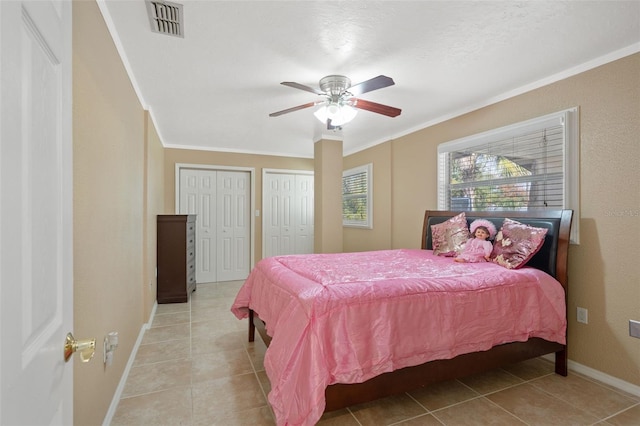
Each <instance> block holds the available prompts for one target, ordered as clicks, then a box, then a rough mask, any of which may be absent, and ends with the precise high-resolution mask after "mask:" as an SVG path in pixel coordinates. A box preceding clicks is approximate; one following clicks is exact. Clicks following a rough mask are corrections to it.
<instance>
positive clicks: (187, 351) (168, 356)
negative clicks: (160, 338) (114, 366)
mask: <svg viewBox="0 0 640 426" xmlns="http://www.w3.org/2000/svg"><path fill="white" fill-rule="evenodd" d="M190 345H191V339H188V338H187V339H180V340H172V341H170V342H159V343H151V344H148V345H140V348H139V349H138V353H137V354H136V359H135V360H134V361H133V365H134V366H138V365H143V364H151V363H154V362H162V361H171V360H175V359H190V358H191V348H190Z"/></svg>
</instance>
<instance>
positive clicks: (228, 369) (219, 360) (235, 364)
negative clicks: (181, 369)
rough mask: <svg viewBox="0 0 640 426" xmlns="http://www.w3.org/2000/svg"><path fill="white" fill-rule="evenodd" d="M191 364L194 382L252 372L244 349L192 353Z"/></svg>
mask: <svg viewBox="0 0 640 426" xmlns="http://www.w3.org/2000/svg"><path fill="white" fill-rule="evenodd" d="M191 365H192V367H191V368H192V369H191V372H192V373H193V374H192V377H193V378H192V380H193V383H194V384H195V383H202V382H207V381H210V380H215V379H219V378H221V377H228V376H237V375H239V374H248V373H253V367H252V366H251V362H250V361H249V357H248V356H247V352H246V351H245V350H244V349H236V350H227V351H218V352H214V353H210V354H202V355H197V356H195V355H194V357H193V361H192V363H191Z"/></svg>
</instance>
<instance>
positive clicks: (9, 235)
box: [0, 1, 73, 425]
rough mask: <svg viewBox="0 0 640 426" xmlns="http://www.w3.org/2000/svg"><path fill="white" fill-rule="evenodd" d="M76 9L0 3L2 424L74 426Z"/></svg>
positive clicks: (59, 3) (61, 4) (46, 3)
mask: <svg viewBox="0 0 640 426" xmlns="http://www.w3.org/2000/svg"><path fill="white" fill-rule="evenodd" d="M71 19H72V18H71V2H70V1H55V2H54V1H40V2H32V1H24V2H22V1H0V92H1V93H2V96H1V98H0V189H1V191H0V194H1V200H0V327H1V336H0V348H1V349H0V424H2V425H41V424H66V425H70V424H73V365H72V363H68V364H67V363H65V361H64V357H63V348H64V342H65V336H66V334H67V332H68V331H70V330H71V327H72V325H73V304H72V300H73V294H72V292H73V259H72V226H73V216H72V208H73V202H72V191H73V182H72V171H73V169H72V139H71V138H72V127H71V120H72V109H71V100H72V99H71V65H72V63H71V59H72V57H71V45H72V42H71V35H72V34H71Z"/></svg>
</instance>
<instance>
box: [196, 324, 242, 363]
mask: <svg viewBox="0 0 640 426" xmlns="http://www.w3.org/2000/svg"><path fill="white" fill-rule="evenodd" d="M199 324H203V323H197V324H196V323H194V324H193V325H192V326H191V335H192V343H191V346H192V350H193V354H194V355H200V354H205V353H213V352H218V351H226V350H233V349H244V347H245V346H244V339H246V333H244V332H242V331H226V330H219V329H218V330H215V329H211V330H203V329H200V328H198V325H199Z"/></svg>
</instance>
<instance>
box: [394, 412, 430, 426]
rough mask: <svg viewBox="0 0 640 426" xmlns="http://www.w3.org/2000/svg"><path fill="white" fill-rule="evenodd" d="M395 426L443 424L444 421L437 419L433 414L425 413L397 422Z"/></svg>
mask: <svg viewBox="0 0 640 426" xmlns="http://www.w3.org/2000/svg"><path fill="white" fill-rule="evenodd" d="M394 426H442V422H440V421H439V420H438V419H436V418H435V417H434V416H433V414H423V415H422V416H418V417H414V418H412V419H409V420H406V421H403V422H400V423H396V424H395V425H394Z"/></svg>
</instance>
